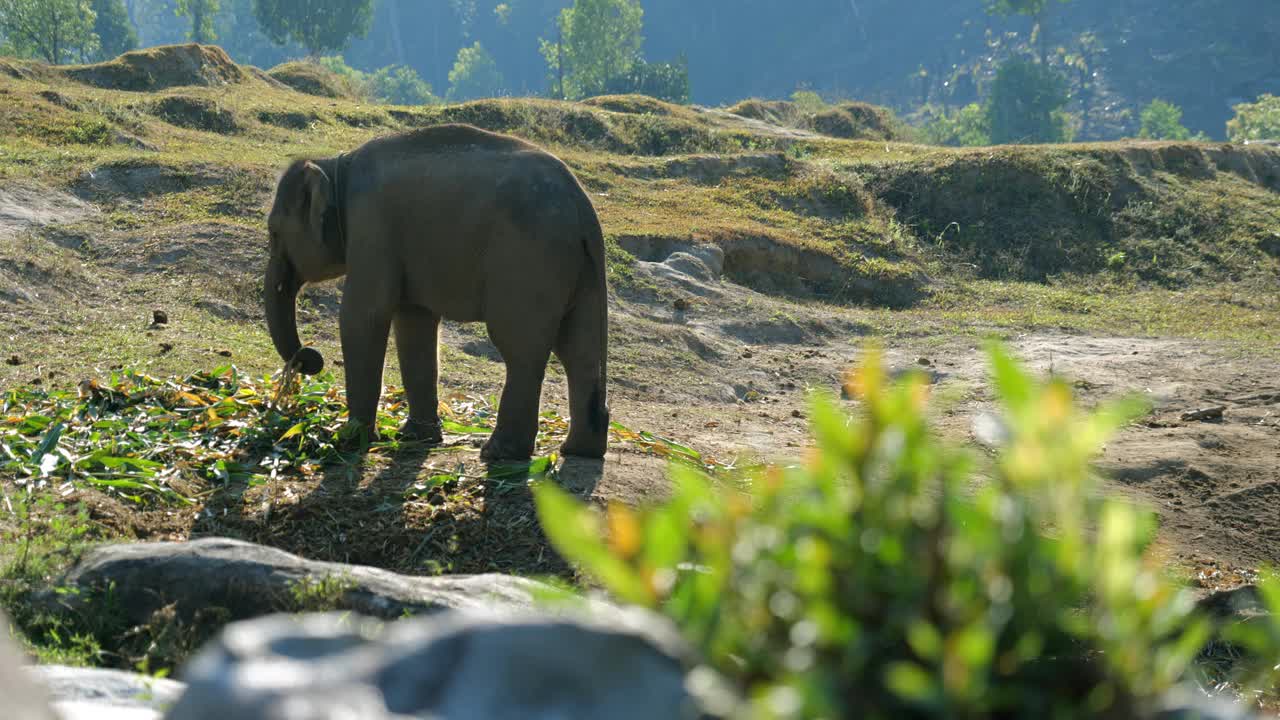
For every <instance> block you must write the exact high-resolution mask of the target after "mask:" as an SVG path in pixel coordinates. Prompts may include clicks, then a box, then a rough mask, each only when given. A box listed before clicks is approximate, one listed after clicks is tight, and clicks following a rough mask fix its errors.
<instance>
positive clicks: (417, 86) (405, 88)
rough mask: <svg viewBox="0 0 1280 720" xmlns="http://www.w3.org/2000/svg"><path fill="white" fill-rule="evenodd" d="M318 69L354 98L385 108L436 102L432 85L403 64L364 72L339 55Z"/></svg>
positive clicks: (321, 60)
mask: <svg viewBox="0 0 1280 720" xmlns="http://www.w3.org/2000/svg"><path fill="white" fill-rule="evenodd" d="M319 64H320V66H321V67H323V68H325V69H326V70H328V71H329V72H331V73H333V74H334V75H335V76H337V77H338V78H341V79H342V81H343V83H344V84H345V85H346V86H347V87H349V88H351V90H352V92H353V93H354V94H356V95H359V96H362V97H366V98H368V99H369V100H371V101H373V102H377V103H383V104H386V105H426V104H430V103H435V102H437V101H438V99H437V98H436V96H435V95H434V94H433V93H432V92H431V85H430V84H429V83H427V82H426V81H425V80H423V79H422V78H421V77H419V76H418V72H417V71H416V70H414V69H413V68H410V67H405V66H404V65H388V66H387V67H384V68H381V69H379V70H377V71H375V72H372V73H365V72H361V71H360V70H357V69H355V68H353V67H351V66H350V65H348V64H347V62H346V60H345V59H343V57H342V56H341V55H332V56H329V57H322V58H320V60H319Z"/></svg>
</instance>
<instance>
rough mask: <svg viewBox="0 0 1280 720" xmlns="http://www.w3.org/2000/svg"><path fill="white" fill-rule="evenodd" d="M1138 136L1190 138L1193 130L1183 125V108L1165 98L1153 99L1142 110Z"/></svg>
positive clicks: (1169, 138)
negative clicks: (1166, 100)
mask: <svg viewBox="0 0 1280 720" xmlns="http://www.w3.org/2000/svg"><path fill="white" fill-rule="evenodd" d="M1138 137H1140V138H1144V139H1148V140H1190V139H1191V131H1190V130H1188V129H1186V128H1185V127H1183V125H1182V108H1180V107H1178V106H1177V105H1174V104H1173V103H1169V102H1165V101H1164V100H1152V101H1151V104H1150V105H1148V106H1146V107H1145V108H1143V110H1142V128H1141V129H1140V130H1139V131H1138Z"/></svg>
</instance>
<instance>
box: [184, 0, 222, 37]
mask: <svg viewBox="0 0 1280 720" xmlns="http://www.w3.org/2000/svg"><path fill="white" fill-rule="evenodd" d="M218 10H219V7H218V0H177V2H176V3H175V5H174V7H173V11H174V12H175V13H177V14H178V15H184V16H186V17H189V18H191V31H190V32H188V33H187V38H189V39H190V40H191V42H197V43H211V42H213V41H214V40H217V39H218V34H217V33H216V32H214V29H213V19H214V17H216V16H217V14H218Z"/></svg>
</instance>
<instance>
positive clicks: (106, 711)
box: [27, 665, 186, 720]
mask: <svg viewBox="0 0 1280 720" xmlns="http://www.w3.org/2000/svg"><path fill="white" fill-rule="evenodd" d="M27 673H28V675H29V676H30V677H32V679H34V680H36V681H37V682H39V684H41V685H43V686H44V687H45V688H46V690H47V691H48V695H49V697H50V698H51V701H52V705H53V709H54V711H55V712H56V713H57V714H58V716H59V717H60V718H61V719H62V720H100V719H106V718H110V719H111V720H159V718H160V717H161V715H162V713H163V712H164V711H165V710H166V709H167V708H168V707H169V706H171V705H172V704H173V703H174V702H176V701H177V700H178V697H179V696H181V695H182V693H183V691H184V690H185V689H186V686H185V685H184V684H182V683H180V682H175V681H173V680H165V679H160V678H151V677H147V676H145V675H136V674H134V673H127V672H124V671H121V670H105V669H99V668H76V667H63V666H60V665H42V666H38V667H31V668H27Z"/></svg>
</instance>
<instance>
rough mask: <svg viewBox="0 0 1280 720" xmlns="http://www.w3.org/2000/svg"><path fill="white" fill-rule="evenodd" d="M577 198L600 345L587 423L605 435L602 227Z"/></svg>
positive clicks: (584, 198)
mask: <svg viewBox="0 0 1280 720" xmlns="http://www.w3.org/2000/svg"><path fill="white" fill-rule="evenodd" d="M581 198H582V200H581V202H582V204H583V205H584V206H585V207H583V208H582V210H580V213H581V217H582V221H583V225H584V226H585V228H584V229H585V233H584V237H583V239H582V241H583V244H584V245H585V246H586V251H587V256H588V257H589V258H590V259H591V264H592V266H593V267H592V270H594V272H595V275H594V277H592V278H591V284H592V285H593V286H594V287H592V291H593V292H592V294H593V295H596V296H597V298H596V299H597V302H596V305H597V306H598V311H597V318H598V319H597V325H596V333H597V339H598V342H599V343H600V376H599V378H598V379H597V381H596V386H595V389H594V392H592V395H591V418H590V424H591V427H592V429H594V430H596V431H597V432H601V433H606V432H608V430H609V403H608V382H609V373H608V364H609V280H608V276H609V270H608V266H607V265H606V253H605V244H604V228H603V227H601V225H600V216H599V215H598V214H597V213H596V209H595V206H593V205H592V204H591V199H590V198H589V197H587V194H586V192H585V191H584V192H583V193H582V195H581Z"/></svg>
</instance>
